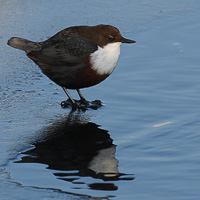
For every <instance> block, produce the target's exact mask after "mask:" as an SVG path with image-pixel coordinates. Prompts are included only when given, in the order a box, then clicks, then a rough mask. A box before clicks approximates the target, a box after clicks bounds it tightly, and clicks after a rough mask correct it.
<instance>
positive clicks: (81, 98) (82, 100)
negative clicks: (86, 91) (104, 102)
mask: <svg viewBox="0 0 200 200" xmlns="http://www.w3.org/2000/svg"><path fill="white" fill-rule="evenodd" d="M76 91H77V92H78V95H79V97H80V100H81V102H83V103H85V102H87V101H86V99H85V98H84V96H83V95H82V93H81V91H80V90H79V89H77V90H76Z"/></svg>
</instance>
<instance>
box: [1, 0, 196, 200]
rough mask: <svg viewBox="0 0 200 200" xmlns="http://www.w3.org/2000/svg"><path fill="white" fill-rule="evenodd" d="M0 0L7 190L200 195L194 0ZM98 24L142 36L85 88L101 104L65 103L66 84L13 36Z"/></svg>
mask: <svg viewBox="0 0 200 200" xmlns="http://www.w3.org/2000/svg"><path fill="white" fill-rule="evenodd" d="M0 4H1V6H0V13H1V23H0V25H1V32H0V43H1V47H0V51H1V54H0V55H1V63H0V69H1V75H0V79H1V87H0V89H1V96H0V97H1V126H0V131H1V140H0V148H1V150H0V157H1V160H0V165H1V169H2V170H1V173H0V183H1V186H0V190H1V193H0V197H1V199H20V200H21V199H33V200H34V199H45V200H46V199H114V200H118V199H119V200H121V199H174V200H177V199H181V200H182V199H190V200H191V199H192V200H193V199H195V200H197V199H199V197H200V191H199V185H200V175H199V174H200V170H199V165H200V159H199V155H200V148H199V141H200V136H199V127H200V121H199V113H200V108H199V99H200V95H199V89H200V79H199V74H200V68H199V55H198V53H199V33H200V26H199V22H198V20H197V19H199V15H200V14H199V6H200V4H199V3H198V2H197V1H186V0H185V1H181V4H180V2H179V1H178V0H177V1H173V4H172V3H170V2H165V3H163V2H161V1H152V2H151V3H149V2H148V1H138V2H137V1H135V2H134V3H132V2H129V1H126V3H122V2H121V1H115V3H113V1H109V2H106V3H105V2H104V3H101V2H96V1H93V2H90V3H88V4H85V3H84V2H71V3H70V2H67V1H66V2H64V1H57V3H56V4H55V2H54V1H48V3H47V2H45V1H38V3H37V4H35V3H34V2H31V1H30V2H29V1H24V2H23V1H12V2H6V1H1V2H0ZM97 4H98V6H97ZM78 6H80V8H78ZM102 9H103V11H104V12H102ZM49 11H51V12H49ZM80 16H82V17H81V18H80ZM98 23H108V24H113V25H115V26H117V27H118V28H119V29H120V30H121V32H122V34H123V35H124V37H126V38H130V39H134V40H136V41H137V43H136V44H132V45H125V44H124V45H123V46H122V48H121V55H120V59H119V62H118V66H117V68H116V70H115V71H114V73H113V74H112V75H111V76H110V77H109V78H108V79H107V80H106V81H104V82H103V83H101V84H99V85H98V86H95V87H92V88H90V89H84V90H83V91H82V92H83V94H84V95H85V97H86V98H87V99H89V100H94V99H101V100H103V101H104V104H105V106H103V107H102V108H100V109H98V110H96V111H93V110H88V111H86V112H78V111H76V112H74V113H71V112H70V110H69V109H62V108H61V107H60V105H59V104H60V102H61V101H62V100H64V98H65V95H64V93H63V91H62V90H61V89H60V88H59V87H58V86H56V85H55V84H53V83H52V82H51V81H50V80H49V79H48V78H46V77H45V76H44V75H42V74H41V73H40V70H39V69H38V68H37V66H35V65H34V64H33V63H32V62H31V61H30V60H29V59H28V58H26V57H25V55H24V53H23V52H20V51H17V50H15V49H12V48H10V47H8V46H7V45H6V41H7V39H8V38H9V37H11V36H21V37H25V38H28V39H32V40H44V39H46V38H47V37H49V36H51V35H53V34H54V33H55V32H57V31H59V30H61V29H62V28H64V27H67V26H70V25H79V24H98ZM72 94H73V96H75V97H77V96H76V94H75V93H73V92H72Z"/></svg>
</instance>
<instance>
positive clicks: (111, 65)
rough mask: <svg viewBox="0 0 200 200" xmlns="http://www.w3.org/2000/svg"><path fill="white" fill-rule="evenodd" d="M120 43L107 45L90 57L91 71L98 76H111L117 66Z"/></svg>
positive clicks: (99, 48)
mask: <svg viewBox="0 0 200 200" xmlns="http://www.w3.org/2000/svg"><path fill="white" fill-rule="evenodd" d="M121 44H122V43H121V42H115V43H110V44H107V45H106V46H105V47H104V48H101V47H98V50H97V51H95V52H94V53H92V54H91V55H90V58H91V63H92V69H93V70H95V71H96V72H97V73H98V74H99V75H104V74H108V75H109V74H111V73H112V72H113V70H114V69H115V67H116V65H117V60H118V58H119V54H120V46H121Z"/></svg>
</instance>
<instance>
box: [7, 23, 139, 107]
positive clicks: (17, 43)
mask: <svg viewBox="0 0 200 200" xmlns="http://www.w3.org/2000/svg"><path fill="white" fill-rule="evenodd" d="M123 42H124V43H133V42H135V41H133V40H128V39H125V38H123V37H122V36H121V34H120V32H119V30H118V29H117V28H115V27H113V26H110V25H98V26H75V27H69V28H66V29H64V30H62V31H60V32H58V33H57V34H55V35H54V36H53V37H51V38H49V39H47V40H46V41H44V42H32V41H29V40H26V39H23V38H17V37H13V38H11V39H10V40H8V45H10V46H12V47H14V48H17V49H21V50H24V51H25V52H26V53H27V56H28V57H29V58H30V59H32V60H33V61H34V62H35V63H36V64H37V65H38V66H39V67H40V68H41V70H42V72H43V73H44V74H45V75H46V76H48V77H49V78H50V79H51V80H52V81H54V82H55V83H56V84H58V85H60V86H61V87H63V89H64V91H65V92H66V94H67V95H68V97H69V98H70V100H71V102H72V103H73V104H74V105H75V101H74V100H73V99H72V98H71V96H70V95H69V93H68V91H67V89H76V90H77V91H78V94H79V96H80V98H81V100H82V101H85V99H84V97H83V96H82V94H81V93H80V91H79V89H80V88H84V87H90V86H93V85H96V84H98V83H100V82H101V81H103V80H104V79H105V78H106V77H108V76H109V74H110V73H111V72H112V70H113V69H114V67H115V65H116V63H115V62H117V58H118V56H119V55H118V56H117V57H116V58H115V60H113V61H112V55H111V53H112V54H113V52H112V48H108V51H105V52H104V51H103V50H102V49H104V47H106V45H108V44H112V43H113V44H115V43H117V44H118V43H119V44H121V43H123ZM119 46H120V45H119ZM117 48H118V47H117ZM114 50H115V48H114ZM117 51H118V50H117ZM96 52H100V53H99V54H97V55H96V54H95V56H93V57H94V58H93V57H91V56H92V55H93V54H94V53H96ZM102 52H103V53H102ZM107 54H108V55H107ZM113 55H115V54H113ZM100 56H102V58H103V56H104V57H105V59H102V62H100V71H98V66H96V60H95V59H97V60H101V57H100ZM109 58H110V61H109ZM91 59H92V60H91ZM105 60H106V62H105ZM98 62H99V61H98ZM103 62H105V64H106V63H108V64H109V65H108V67H110V68H111V69H112V68H113V69H112V70H110V71H111V72H109V70H104V71H105V72H104V71H101V70H102V69H101V68H102V66H103V65H102V66H101V63H102V64H103ZM92 64H95V67H93V65H92ZM105 67H106V66H105ZM103 69H104V68H103ZM107 71H108V72H107Z"/></svg>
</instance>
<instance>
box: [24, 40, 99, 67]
mask: <svg viewBox="0 0 200 200" xmlns="http://www.w3.org/2000/svg"><path fill="white" fill-rule="evenodd" d="M97 48H98V46H97V45H96V44H95V43H94V42H92V41H91V40H89V39H87V38H84V37H78V36H69V37H62V38H59V40H53V39H51V40H49V41H48V40H47V41H46V44H44V46H43V45H42V44H41V50H39V51H31V52H30V53H28V54H27V55H28V57H30V58H31V59H32V60H34V61H35V62H40V63H45V64H49V65H66V66H74V65H76V64H77V63H80V62H83V61H86V60H87V58H88V56H89V55H90V53H93V52H94V51H96V50H97Z"/></svg>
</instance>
